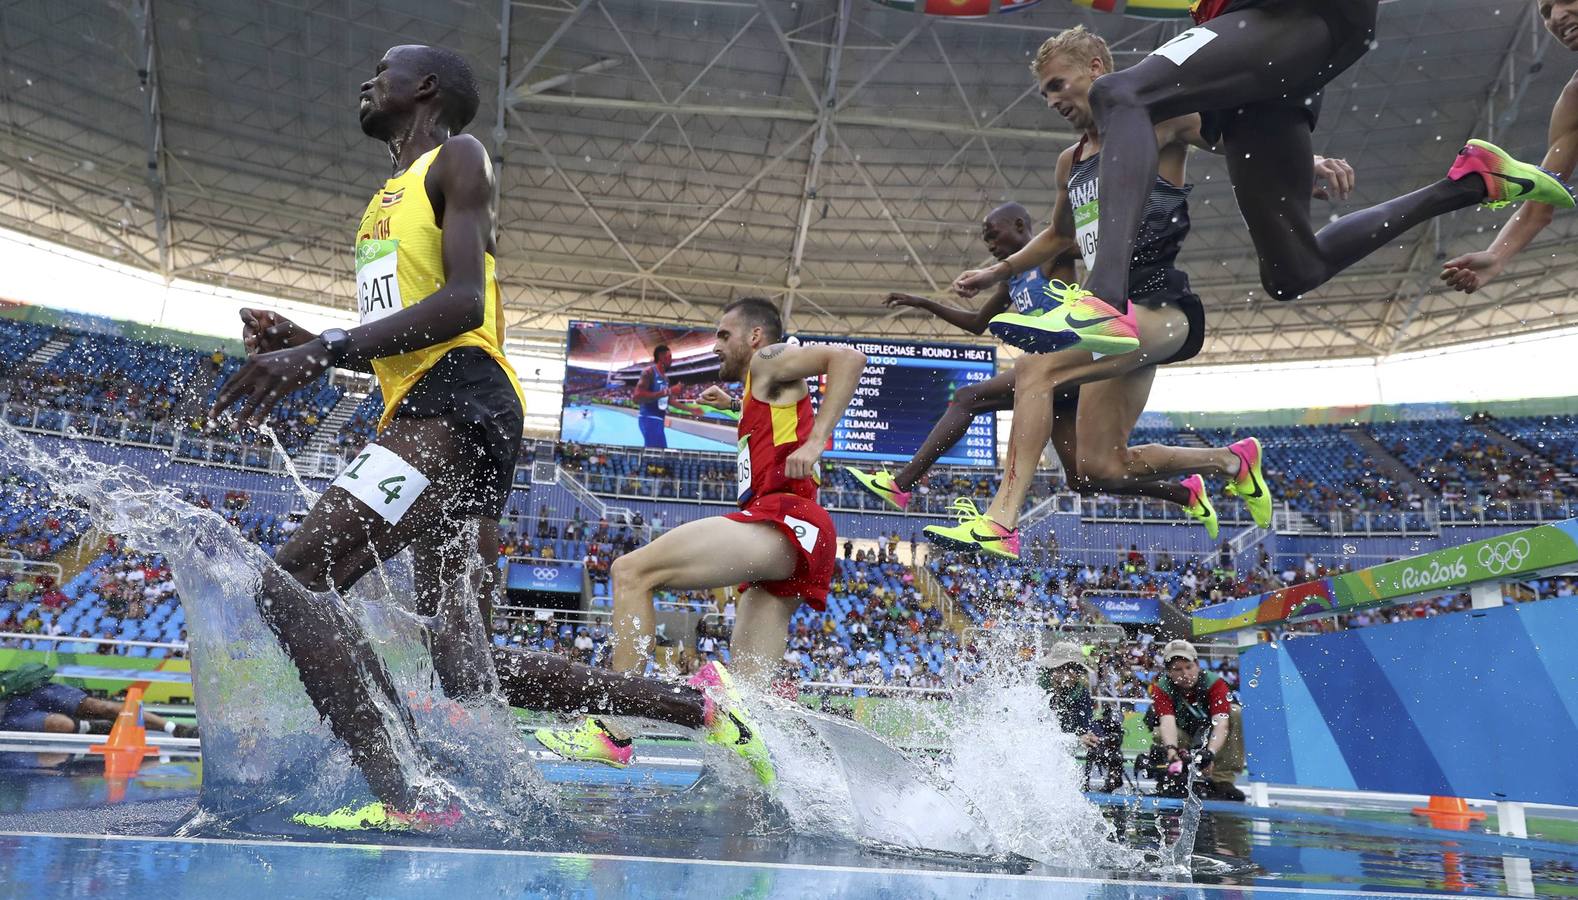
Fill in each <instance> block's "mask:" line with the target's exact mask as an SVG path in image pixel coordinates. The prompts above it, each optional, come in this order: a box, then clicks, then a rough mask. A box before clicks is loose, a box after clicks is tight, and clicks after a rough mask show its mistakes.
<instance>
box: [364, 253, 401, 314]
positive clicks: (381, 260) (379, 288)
mask: <svg viewBox="0 0 1578 900" xmlns="http://www.w3.org/2000/svg"><path fill="white" fill-rule="evenodd" d="M399 259H400V242H399V241H398V240H387V241H374V240H366V241H358V242H357V244H356V306H357V309H358V310H359V311H360V312H361V314H362V324H363V325H366V324H367V323H369V322H376V321H378V320H379V319H382V318H383V317H385V316H387V315H390V314H391V313H397V312H399V311H400V310H401V309H403V308H404V304H403V303H402V302H401V300H400V277H399V274H398V272H397V267H398V263H399Z"/></svg>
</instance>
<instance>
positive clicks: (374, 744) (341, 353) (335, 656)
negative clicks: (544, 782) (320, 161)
mask: <svg viewBox="0 0 1578 900" xmlns="http://www.w3.org/2000/svg"><path fill="white" fill-rule="evenodd" d="M477 105H478V90H477V82H476V78H475V76H474V75H473V74H472V70H471V68H470V67H469V66H468V65H467V64H466V62H465V61H464V60H463V59H461V58H460V57H459V56H457V55H456V54H454V53H452V52H450V51H448V50H443V49H440V48H435V47H425V46H414V45H413V46H401V47H395V48H393V49H391V50H389V52H387V53H385V54H384V57H383V59H382V60H380V61H379V63H378V69H377V72H376V74H375V75H374V77H373V78H372V80H370V81H368V82H367V83H365V84H363V85H362V91H361V109H360V112H361V124H362V130H363V131H364V132H365V133H366V134H367V135H368V136H369V137H372V138H375V139H377V140H379V141H383V142H385V143H386V144H387V145H388V147H389V154H390V157H391V159H392V162H393V168H394V174H393V175H392V176H391V177H390V178H389V179H388V180H387V181H385V182H384V184H383V186H382V188H381V189H379V190H378V192H377V193H375V194H374V195H373V197H372V200H371V201H370V202H369V203H368V204H367V211H366V213H365V214H364V215H363V216H362V218H361V222H360V224H359V226H358V228H357V232H356V243H355V253H356V288H357V305H358V309H359V311H360V314H361V323H360V325H358V326H357V327H355V328H352V329H350V330H341V329H330V330H329V331H325V332H324V333H323V334H321V335H314V334H312V333H310V332H308V331H307V330H306V329H304V328H302V327H300V326H299V325H296V324H295V323H293V322H291V321H290V320H288V319H286V318H284V317H283V316H280V315H279V314H278V313H274V312H271V311H267V310H252V309H247V310H242V313H241V319H242V323H243V329H242V336H243V339H244V341H245V343H246V347H247V352H248V354H249V356H248V357H247V362H246V364H245V365H244V366H243V367H242V368H241V370H240V371H238V372H237V373H236V374H235V376H234V377H232V378H231V379H230V380H229V381H228V382H226V383H225V385H224V386H223V387H222V388H221V389H220V391H219V395H218V397H217V398H216V400H215V403H214V408H213V410H212V415H214V416H218V415H220V414H221V413H222V412H223V411H225V410H227V409H229V408H230V407H232V406H236V405H238V404H239V405H240V406H241V416H242V417H243V418H245V419H249V420H251V421H253V422H261V421H262V420H263V419H264V417H265V416H267V415H268V412H269V410H270V409H271V408H273V406H274V405H275V404H276V403H278V402H279V401H280V399H281V398H283V397H285V396H287V395H289V394H290V393H291V392H292V391H294V390H296V389H298V388H300V387H302V386H303V385H306V384H309V383H310V382H312V381H313V380H314V379H316V378H318V377H319V376H321V375H322V374H323V373H324V372H325V371H327V370H328V369H329V368H330V367H332V366H341V367H344V368H351V369H358V370H361V371H371V372H372V373H374V374H375V375H376V376H377V377H378V382H379V385H380V387H381V388H382V390H383V395H384V404H385V405H384V412H383V416H382V417H381V418H380V420H379V423H378V437H377V439H376V440H375V441H374V442H373V443H369V444H368V445H367V446H366V447H365V448H363V450H362V452H361V453H359V454H357V456H356V457H355V458H354V459H353V460H352V461H351V462H350V464H349V465H348V466H346V468H345V470H344V471H343V472H342V473H341V474H340V476H339V477H338V478H336V479H335V481H334V483H333V484H332V485H331V486H330V488H329V489H328V490H327V491H325V492H324V494H323V497H322V498H321V499H320V500H319V501H318V502H317V504H315V505H314V506H313V508H312V510H311V511H310V512H308V514H307V517H306V519H305V521H303V522H302V525H301V527H300V528H299V529H297V531H296V532H295V533H294V534H292V535H291V539H290V541H289V542H288V543H286V544H285V546H283V547H281V548H280V550H279V553H278V555H277V557H276V559H275V562H276V563H277V564H278V565H277V567H270V568H268V569H266V570H265V572H264V574H263V579H262V585H261V588H260V592H259V596H258V606H259V609H260V611H261V612H262V614H263V618H264V620H265V621H266V622H268V624H269V626H270V627H271V628H272V629H273V630H274V632H275V633H276V634H277V635H278V636H279V640H280V644H281V645H282V646H283V648H284V650H285V652H286V653H287V654H288V655H289V656H290V658H291V660H292V661H293V662H294V663H295V664H296V668H297V670H298V672H299V674H300V677H301V681H302V685H303V686H304V687H305V688H306V691H307V694H308V696H309V697H311V698H312V702H313V705H314V706H315V707H316V708H317V710H318V712H319V714H321V715H322V716H323V717H324V718H325V719H326V720H328V723H329V725H330V728H331V729H332V730H333V732H334V734H335V735H336V736H337V737H338V738H340V739H341V740H343V741H344V742H345V743H346V744H347V745H348V746H349V747H350V750H351V757H352V759H353V760H354V761H355V762H356V764H357V766H358V767H359V768H360V769H361V771H362V773H363V775H364V776H365V777H366V779H367V782H368V785H369V786H370V787H371V788H372V789H373V792H374V793H375V794H376V795H377V797H376V799H375V800H374V801H373V802H371V803H367V804H365V805H359V806H352V807H347V808H345V809H341V810H337V811H335V812H331V813H328V814H326V815H305V814H304V815H297V816H296V817H295V818H296V821H298V822H301V823H303V824H307V825H314V826H320V827H326V828H383V829H403V828H412V827H416V828H433V827H445V826H449V825H453V824H454V823H455V822H456V821H458V820H459V818H460V816H461V810H460V807H459V805H458V803H457V802H456V801H455V799H454V798H453V797H452V796H450V795H449V793H448V791H447V789H446V788H444V787H443V786H442V785H443V783H442V782H441V781H439V780H437V779H433V778H430V777H428V775H429V773H428V772H427V771H426V767H427V766H428V763H427V762H426V761H425V760H422V759H420V758H419V755H418V754H415V753H413V752H410V751H412V750H414V749H415V746H416V736H415V731H414V725H413V722H412V720H411V717H410V715H409V713H408V712H407V710H406V708H405V704H404V702H403V699H402V698H401V697H400V696H399V695H398V692H397V691H396V690H395V687H394V684H393V682H392V681H391V680H390V677H389V674H388V672H387V670H386V669H385V668H384V665H383V662H382V660H380V658H379V657H378V654H377V653H376V651H375V650H374V649H373V648H372V646H371V645H370V643H369V642H368V640H367V637H366V635H365V634H364V633H363V631H362V628H361V626H360V625H359V624H358V621H357V619H356V618H355V617H354V616H353V615H352V614H351V613H350V612H349V611H348V610H347V609H346V606H345V602H344V600H343V599H342V598H341V597H340V596H338V592H343V591H345V590H348V589H349V588H350V587H351V586H352V585H354V584H355V583H356V582H357V581H358V580H359V579H360V578H362V577H363V576H364V575H366V574H367V573H368V572H370V571H372V569H373V568H374V567H375V566H377V565H378V564H379V563H381V562H383V561H384V560H387V559H389V558H390V557H392V556H394V555H395V554H397V553H399V552H400V551H401V550H403V549H405V548H406V547H408V546H409V547H410V548H411V551H412V556H413V559H414V562H415V576H416V603H415V605H416V607H417V609H418V611H419V612H421V613H422V614H423V615H425V616H428V617H430V620H431V621H432V622H433V623H434V624H433V626H432V627H433V634H432V635H431V639H430V640H429V642H428V643H429V646H430V647H431V650H432V655H433V667H434V670H435V671H436V672H437V674H438V677H439V681H440V683H441V686H442V688H443V691H444V694H445V695H446V696H447V697H449V698H450V699H455V700H459V699H478V698H483V697H493V696H495V695H496V693H499V692H501V693H502V694H503V699H507V700H508V701H509V702H510V703H512V704H513V705H516V706H532V707H536V708H540V709H553V710H558V711H563V712H569V711H579V712H582V713H585V712H594V713H606V714H614V715H633V716H644V717H651V718H660V719H664V720H667V721H669V722H673V723H676V724H679V725H683V726H686V727H691V728H698V729H705V730H706V731H707V733H708V739H709V740H712V741H715V742H720V743H725V744H728V745H729V746H731V747H733V748H734V749H735V750H736V752H738V753H740V754H741V755H747V754H748V752H749V754H754V755H752V756H750V758H751V761H752V763H753V765H754V766H756V767H757V768H758V769H760V768H761V767H762V766H764V765H766V756H765V750H762V749H761V742H760V739H759V738H757V737H755V736H754V734H753V733H752V732H751V731H750V728H749V725H748V723H747V722H746V720H745V719H744V713H743V711H735V710H733V709H731V707H733V706H735V705H736V697H735V696H734V695H733V693H732V691H729V690H727V689H726V687H727V685H725V689H720V690H704V689H698V688H694V687H690V686H685V685H670V684H664V683H661V682H657V681H654V680H647V679H640V678H635V677H632V676H626V675H617V674H614V673H611V672H606V671H600V670H596V669H592V668H590V667H588V666H583V665H578V664H575V663H571V662H570V661H569V660H568V659H566V658H564V657H562V656H558V655H555V654H547V653H524V652H516V651H509V650H497V651H493V652H491V653H490V648H489V646H488V641H487V623H489V622H490V621H491V619H492V616H491V609H490V598H491V597H492V595H493V592H494V590H496V587H497V585H496V580H497V575H498V572H499V569H498V566H497V562H498V555H499V539H498V519H499V516H500V514H501V513H502V511H503V508H504V502H505V499H506V498H507V497H508V495H509V491H510V485H511V481H512V479H513V475H514V470H515V463H516V460H517V457H518V456H519V453H520V444H521V435H522V426H523V412H522V410H523V402H524V401H523V396H522V394H521V390H520V386H519V383H518V381H517V380H516V377H515V372H514V371H513V370H512V369H511V368H510V364H509V361H508V360H507V359H506V358H505V356H504V352H503V345H504V328H503V315H502V309H501V306H500V299H499V289H498V282H497V279H496V276H495V268H494V267H495V262H494V246H495V229H496V214H495V210H494V208H493V172H492V168H491V166H490V165H489V162H488V155H487V153H486V152H485V151H484V149H483V147H482V145H481V143H479V142H478V141H477V140H476V138H474V137H472V136H470V135H468V134H463V133H461V130H462V129H463V128H465V127H466V125H467V124H468V123H469V122H470V121H471V119H472V117H473V116H474V115H475V113H476V110H477ZM495 685H497V688H499V689H501V691H496V690H495ZM378 695H382V696H381V702H378V701H377V700H375V697H377V696H378ZM380 707H382V708H383V709H384V710H389V711H392V713H393V714H391V715H386V714H385V713H384V712H383V711H381V709H380ZM572 737H574V738H575V739H576V740H577V741H580V742H581V743H585V744H587V745H588V746H587V747H582V748H579V750H580V751H581V752H580V757H579V758H595V759H597V760H598V761H600V762H607V763H609V764H611V765H626V764H628V763H629V761H630V758H631V748H630V742H629V741H628V740H624V739H622V738H620V737H618V736H614V735H611V734H604V733H602V732H599V733H598V734H597V735H576V736H572ZM401 749H405V750H407V751H408V752H406V753H404V754H403V755H404V756H405V758H406V759H408V760H412V762H408V763H407V765H406V766H402V765H401V762H400V758H401V756H402V754H401V752H400V750H401ZM413 769H415V770H417V771H413ZM764 780H766V776H764ZM435 785H437V787H435Z"/></svg>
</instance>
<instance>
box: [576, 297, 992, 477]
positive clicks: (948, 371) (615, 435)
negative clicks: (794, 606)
mask: <svg viewBox="0 0 1578 900" xmlns="http://www.w3.org/2000/svg"><path fill="white" fill-rule="evenodd" d="M799 340H801V341H802V342H803V343H806V344H841V345H847V346H853V347H856V348H858V349H860V350H861V351H862V352H864V353H865V354H866V356H867V358H868V360H867V364H866V371H865V372H864V373H863V374H862V376H861V379H860V386H859V387H858V388H856V391H855V397H854V400H852V401H851V402H850V404H849V410H848V412H847V413H846V415H845V416H844V418H843V419H842V420H841V421H840V422H839V424H838V426H837V427H836V428H835V429H834V430H833V440H832V445H831V446H830V447H828V448H827V450H826V452H825V455H826V456H827V457H829V458H837V459H851V460H869V461H883V462H905V461H908V460H909V459H910V458H912V457H913V456H914V455H915V451H916V450H918V449H919V448H920V445H921V441H922V440H924V439H925V437H926V434H927V433H928V432H929V431H931V427H932V425H933V424H934V423H936V421H937V419H938V418H939V417H940V416H941V415H942V413H943V410H944V409H946V408H947V406H948V404H949V403H950V402H952V400H953V395H954V393H955V392H957V391H958V390H960V389H961V388H965V387H968V386H969V385H971V384H975V383H976V382H980V381H985V380H986V379H988V378H991V377H992V375H993V374H994V373H995V372H996V368H997V358H996V351H995V350H993V349H992V348H990V347H980V346H969V345H957V344H922V343H909V342H889V341H870V340H863V339H856V338H827V337H802V338H799ZM712 346H713V332H712V331H711V330H710V329H688V328H674V327H669V326H661V325H632V324H612V323H605V322H572V323H570V336H569V347H568V353H567V358H566V363H567V364H566V366H565V381H564V413H563V416H562V418H561V420H560V437H561V439H563V440H566V441H573V442H575V443H581V444H612V445H615V446H623V447H650V448H669V449H675V450H717V451H727V452H734V451H735V449H736V447H737V444H736V428H737V426H738V424H739V414H738V413H736V412H734V411H733V410H727V409H718V408H716V407H712V406H707V405H705V404H702V403H700V402H698V401H697V398H698V397H699V396H700V395H701V392H702V391H703V390H705V389H706V388H707V386H708V385H712V384H716V383H718V359H717V357H716V356H714V355H713V352H712ZM724 388H725V389H727V390H729V391H730V392H732V393H734V394H736V395H738V393H739V391H740V388H741V385H739V384H737V383H736V384H726V385H724ZM819 397H820V385H818V384H816V383H813V384H812V401H813V403H814V402H817V401H818V399H819ZM996 459H997V422H996V418H995V417H994V416H992V415H989V414H988V415H982V416H977V417H976V419H975V421H974V422H972V423H971V424H970V429H969V432H968V433H967V434H966V435H965V436H964V437H963V438H962V439H960V441H959V443H958V444H956V445H954V446H953V447H952V448H950V449H949V451H948V452H947V453H946V454H945V455H944V456H943V457H942V460H941V462H944V463H951V464H954V465H979V466H990V465H993V464H995V462H996Z"/></svg>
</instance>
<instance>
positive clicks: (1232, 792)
mask: <svg viewBox="0 0 1578 900" xmlns="http://www.w3.org/2000/svg"><path fill="white" fill-rule="evenodd" d="M1162 660H1163V662H1164V664H1165V665H1166V672H1165V673H1164V674H1161V675H1158V676H1157V677H1156V680H1155V681H1153V682H1152V683H1151V711H1150V712H1149V713H1148V714H1147V715H1146V722H1147V724H1149V725H1151V728H1152V737H1153V740H1154V744H1153V746H1152V767H1153V770H1161V771H1163V772H1167V773H1170V774H1173V775H1178V776H1182V777H1181V778H1175V779H1167V778H1162V779H1160V782H1161V783H1160V784H1159V789H1160V791H1161V792H1162V793H1163V794H1164V795H1168V796H1182V794H1183V791H1184V790H1185V789H1186V788H1185V785H1184V781H1183V779H1184V778H1187V777H1188V775H1189V773H1190V771H1191V769H1197V770H1198V771H1199V772H1200V774H1201V775H1203V776H1204V777H1205V778H1206V787H1207V794H1208V796H1210V797H1212V798H1214V799H1218V800H1234V801H1239V802H1242V801H1243V799H1244V794H1243V792H1242V791H1240V790H1239V789H1238V788H1237V787H1235V786H1234V784H1233V782H1234V781H1235V780H1236V779H1237V777H1238V774H1239V773H1240V772H1242V771H1243V770H1244V735H1243V727H1244V726H1243V720H1242V718H1241V715H1240V712H1239V709H1238V707H1236V706H1233V704H1232V702H1231V700H1230V699H1229V691H1228V686H1227V682H1226V681H1225V680H1223V678H1222V677H1221V676H1219V675H1217V674H1216V673H1215V672H1202V671H1201V669H1200V656H1199V653H1198V652H1197V651H1196V650H1195V647H1194V645H1193V644H1191V643H1189V642H1188V641H1185V640H1181V639H1180V640H1174V641H1169V642H1168V643H1167V646H1166V647H1163V648H1162ZM1202 745H1203V746H1202ZM1175 770H1176V771H1175Z"/></svg>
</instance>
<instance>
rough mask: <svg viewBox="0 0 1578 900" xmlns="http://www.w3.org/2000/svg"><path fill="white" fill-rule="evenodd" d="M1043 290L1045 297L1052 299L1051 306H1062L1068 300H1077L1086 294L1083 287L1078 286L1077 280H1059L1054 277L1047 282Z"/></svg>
mask: <svg viewBox="0 0 1578 900" xmlns="http://www.w3.org/2000/svg"><path fill="white" fill-rule="evenodd" d="M1044 292H1045V293H1046V295H1047V299H1048V300H1050V301H1052V306H1053V307H1058V306H1062V305H1063V304H1065V303H1067V302H1069V301H1070V300H1078V299H1079V298H1081V297H1083V296H1085V294H1086V291H1085V289H1084V288H1082V287H1080V286H1079V284H1078V282H1067V281H1059V280H1058V279H1056V278H1054V279H1052V280H1051V281H1048V282H1047V286H1046V288H1045V290H1044Z"/></svg>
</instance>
